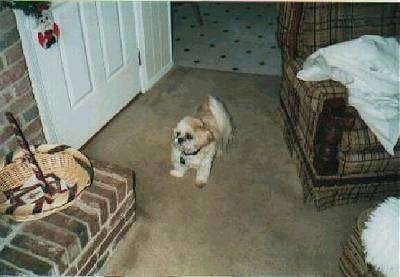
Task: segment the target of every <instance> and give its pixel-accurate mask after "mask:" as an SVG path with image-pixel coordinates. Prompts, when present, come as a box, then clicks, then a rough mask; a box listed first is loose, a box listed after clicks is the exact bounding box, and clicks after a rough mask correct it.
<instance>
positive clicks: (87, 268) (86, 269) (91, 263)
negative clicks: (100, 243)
mask: <svg viewBox="0 0 400 277" xmlns="http://www.w3.org/2000/svg"><path fill="white" fill-rule="evenodd" d="M96 262H97V253H95V254H94V255H93V256H92V257H91V258H90V260H89V261H88V263H87V264H86V265H85V267H84V268H83V269H82V270H81V272H80V273H79V275H80V276H84V275H88V273H89V272H90V271H91V270H92V269H93V268H94V266H95V265H96Z"/></svg>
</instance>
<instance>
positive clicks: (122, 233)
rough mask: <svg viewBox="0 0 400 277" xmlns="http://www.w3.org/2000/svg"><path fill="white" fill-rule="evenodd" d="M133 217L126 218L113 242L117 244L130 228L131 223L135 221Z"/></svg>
mask: <svg viewBox="0 0 400 277" xmlns="http://www.w3.org/2000/svg"><path fill="white" fill-rule="evenodd" d="M135 221H136V220H135V219H133V218H132V219H131V220H127V222H126V223H125V226H124V227H123V228H122V230H121V231H120V232H119V234H118V235H117V237H116V238H115V243H116V244H117V243H118V242H119V241H120V240H121V239H122V238H123V237H124V236H125V235H126V233H127V232H128V231H129V230H130V229H131V227H132V224H133V223H135Z"/></svg>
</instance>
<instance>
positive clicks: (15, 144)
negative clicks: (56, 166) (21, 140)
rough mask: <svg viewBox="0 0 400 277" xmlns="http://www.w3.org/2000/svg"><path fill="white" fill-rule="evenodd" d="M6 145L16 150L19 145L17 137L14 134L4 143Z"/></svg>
mask: <svg viewBox="0 0 400 277" xmlns="http://www.w3.org/2000/svg"><path fill="white" fill-rule="evenodd" d="M6 146H7V147H8V149H10V150H11V151H16V150H17V149H20V146H19V144H18V142H17V138H16V137H15V136H12V137H11V138H10V139H9V140H8V141H7V143H6Z"/></svg>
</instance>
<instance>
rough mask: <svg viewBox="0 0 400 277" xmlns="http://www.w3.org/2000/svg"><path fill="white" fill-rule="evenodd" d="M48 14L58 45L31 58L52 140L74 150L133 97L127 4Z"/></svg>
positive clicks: (87, 5) (63, 8)
mask: <svg viewBox="0 0 400 277" xmlns="http://www.w3.org/2000/svg"><path fill="white" fill-rule="evenodd" d="M52 13H53V17H54V19H55V21H56V22H57V23H58V25H59V26H60V33H61V35H60V40H59V41H58V43H57V44H55V45H53V46H52V47H51V48H49V49H42V48H41V47H40V45H38V44H36V46H35V52H36V55H37V57H38V63H39V69H40V73H41V76H43V77H45V80H43V85H44V91H45V93H46V101H47V102H48V103H49V109H50V111H49V113H50V115H51V119H52V121H53V123H54V124H53V125H54V127H55V130H54V131H55V134H56V137H57V140H58V141H59V142H62V143H67V144H70V145H72V146H74V147H80V146H82V145H83V144H84V143H85V142H86V141H87V140H88V139H89V138H90V137H91V136H93V135H94V134H95V133H96V132H97V131H98V130H99V129H100V128H101V127H102V126H104V124H105V123H107V121H108V120H110V119H111V118H112V117H113V116H114V115H115V114H116V113H117V112H118V111H119V110H120V109H121V108H122V107H124V106H125V105H126V104H127V103H128V102H129V101H130V100H131V99H132V98H133V97H134V96H135V95H136V94H137V93H138V92H139V85H140V80H139V65H138V51H139V50H138V47H137V41H136V33H135V18H134V9H133V3H132V2H82V3H76V2H65V3H62V4H59V5H56V6H55V7H54V8H53V9H52ZM36 35H37V30H32V39H36Z"/></svg>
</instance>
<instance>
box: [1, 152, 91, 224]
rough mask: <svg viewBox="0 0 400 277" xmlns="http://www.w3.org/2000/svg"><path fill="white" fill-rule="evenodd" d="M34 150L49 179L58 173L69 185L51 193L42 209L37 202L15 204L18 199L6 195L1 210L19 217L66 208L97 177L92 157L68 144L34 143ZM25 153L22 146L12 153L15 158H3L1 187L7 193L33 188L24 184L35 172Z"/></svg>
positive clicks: (30, 218)
mask: <svg viewBox="0 0 400 277" xmlns="http://www.w3.org/2000/svg"><path fill="white" fill-rule="evenodd" d="M32 152H33V153H34V155H35V158H36V161H37V163H38V165H39V167H40V169H41V170H42V172H43V175H44V176H46V180H47V179H48V176H50V177H56V178H59V179H60V180H62V181H63V183H64V184H69V186H68V189H63V190H61V189H60V190H57V191H55V193H53V194H52V195H50V196H48V197H47V198H46V199H47V200H48V201H45V202H44V203H43V204H41V205H42V206H41V208H40V209H39V208H38V203H37V202H32V203H27V204H23V205H21V204H19V205H15V200H14V201H12V200H10V199H6V200H5V201H4V202H2V203H0V213H2V214H9V215H10V216H11V217H12V218H14V219H15V220H17V221H26V220H33V219H38V218H41V217H44V216H47V215H49V214H51V213H54V212H56V211H59V210H61V209H65V208H66V207H68V206H69V205H70V204H71V203H72V200H73V199H75V198H76V197H77V196H78V195H79V194H80V193H81V191H82V190H83V189H84V188H85V187H87V186H89V185H90V184H91V181H92V177H93V170H92V167H91V164H90V161H89V160H88V159H87V158H86V157H85V156H84V155H83V154H82V153H80V152H79V151H77V150H75V149H73V148H70V147H68V146H65V145H41V146H39V147H36V148H35V147H33V151H32ZM23 157H24V151H23V150H20V151H19V152H17V153H15V154H14V155H12V158H11V161H9V162H3V164H2V166H1V168H0V190H1V191H2V192H3V193H4V194H5V195H9V194H10V192H12V193H13V195H19V193H20V192H21V191H22V190H23V189H27V188H28V190H29V185H28V187H26V186H25V185H23V184H26V183H27V182H29V180H30V178H34V177H35V172H34V170H33V168H32V165H31V164H30V163H28V162H27V161H26V160H25V159H24V158H23ZM27 197H29V196H27ZM17 202H18V201H17ZM42 202H43V201H42ZM50 202H51V203H50Z"/></svg>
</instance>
